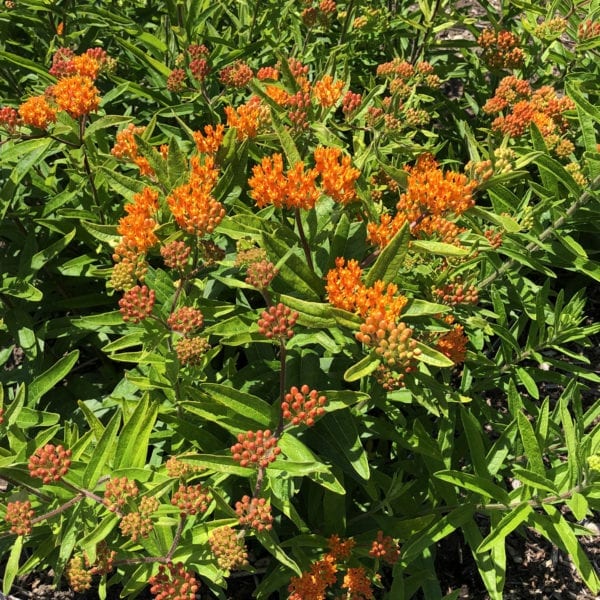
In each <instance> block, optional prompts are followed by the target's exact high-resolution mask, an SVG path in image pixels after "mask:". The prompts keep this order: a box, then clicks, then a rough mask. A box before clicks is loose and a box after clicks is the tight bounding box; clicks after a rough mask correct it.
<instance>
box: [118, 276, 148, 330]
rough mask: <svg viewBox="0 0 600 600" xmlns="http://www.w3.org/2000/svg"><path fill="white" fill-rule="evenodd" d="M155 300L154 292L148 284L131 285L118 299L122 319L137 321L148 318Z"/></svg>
mask: <svg viewBox="0 0 600 600" xmlns="http://www.w3.org/2000/svg"><path fill="white" fill-rule="evenodd" d="M155 300H156V294H155V292H154V290H150V289H148V286H146V285H142V286H139V285H136V286H134V287H132V288H131V289H130V290H128V291H126V292H125V294H124V295H123V297H122V298H121V299H120V300H119V307H120V308H119V312H120V313H121V315H123V321H132V322H133V323H139V322H140V321H143V320H144V319H146V318H148V317H149V316H150V315H151V314H152V308H153V307H154V302H155Z"/></svg>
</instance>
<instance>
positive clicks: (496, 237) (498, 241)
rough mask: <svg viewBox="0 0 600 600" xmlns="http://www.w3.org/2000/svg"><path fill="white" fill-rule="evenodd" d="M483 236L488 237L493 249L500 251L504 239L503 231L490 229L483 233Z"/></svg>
mask: <svg viewBox="0 0 600 600" xmlns="http://www.w3.org/2000/svg"><path fill="white" fill-rule="evenodd" d="M483 235H484V236H485V237H486V239H487V241H488V242H489V244H490V246H491V247H492V248H494V249H498V248H500V246H502V238H503V237H504V232H503V231H499V230H497V229H494V228H493V227H489V228H488V229H486V230H485V231H484V232H483Z"/></svg>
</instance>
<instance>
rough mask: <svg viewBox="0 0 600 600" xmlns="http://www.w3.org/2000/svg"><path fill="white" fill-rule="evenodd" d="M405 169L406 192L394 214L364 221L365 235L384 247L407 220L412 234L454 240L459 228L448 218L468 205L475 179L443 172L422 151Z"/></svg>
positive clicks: (470, 203)
mask: <svg viewBox="0 0 600 600" xmlns="http://www.w3.org/2000/svg"><path fill="white" fill-rule="evenodd" d="M405 170H406V171H407V172H408V180H407V188H406V192H404V193H403V194H401V195H400V199H399V200H398V203H397V204H396V211H397V212H396V214H395V215H394V216H393V217H392V216H391V215H390V214H387V213H384V214H383V215H381V218H380V222H379V223H369V224H368V225H367V231H368V239H369V241H371V242H372V243H374V244H377V245H378V246H381V247H384V246H385V245H387V244H388V243H389V241H390V240H391V239H392V238H393V237H394V235H395V234H396V233H397V232H398V231H400V229H401V228H402V226H403V225H404V224H405V223H409V225H410V231H411V234H412V235H413V236H414V237H420V236H421V235H425V236H434V235H435V236H439V237H440V238H441V241H444V242H448V243H456V242H457V236H458V234H459V233H460V232H461V230H460V228H458V227H457V226H456V225H455V224H454V223H453V222H452V221H451V220H450V218H452V217H456V216H458V215H460V214H462V213H463V212H465V211H466V210H467V209H469V208H471V207H472V206H473V205H474V204H475V201H474V199H473V191H474V190H475V187H476V185H477V183H476V182H475V181H471V180H469V179H468V178H467V176H466V175H463V174H461V173H455V172H454V171H446V172H444V171H443V170H442V169H440V168H439V166H438V163H437V162H436V160H435V159H434V158H433V156H431V155H430V154H423V155H421V156H420V157H419V158H418V159H417V162H416V164H415V165H414V166H413V167H409V166H407V167H405Z"/></svg>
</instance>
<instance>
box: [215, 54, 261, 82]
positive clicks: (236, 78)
mask: <svg viewBox="0 0 600 600" xmlns="http://www.w3.org/2000/svg"><path fill="white" fill-rule="evenodd" d="M253 77H254V71H252V69H251V68H250V67H249V66H248V65H247V64H246V63H245V62H244V61H243V60H237V61H236V62H234V63H233V64H232V65H228V66H226V67H225V68H224V69H221V72H220V73H219V79H220V80H221V82H222V83H223V84H225V85H226V86H228V87H234V88H243V87H245V86H246V85H248V83H250V81H251V80H252V78H253Z"/></svg>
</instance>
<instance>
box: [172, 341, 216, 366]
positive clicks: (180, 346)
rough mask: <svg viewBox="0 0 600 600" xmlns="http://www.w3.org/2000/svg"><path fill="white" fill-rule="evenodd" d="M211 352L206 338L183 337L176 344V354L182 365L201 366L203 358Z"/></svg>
mask: <svg viewBox="0 0 600 600" xmlns="http://www.w3.org/2000/svg"><path fill="white" fill-rule="evenodd" d="M209 350H210V344H209V343H208V340H207V339H206V338H204V337H198V336H195V337H182V338H180V339H179V340H177V343H176V344H175V353H176V354H177V358H178V360H179V362H180V363H181V364H182V365H189V366H194V365H198V364H200V362H201V361H202V357H203V356H204V355H205V354H206V353H207V352H208V351H209Z"/></svg>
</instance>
